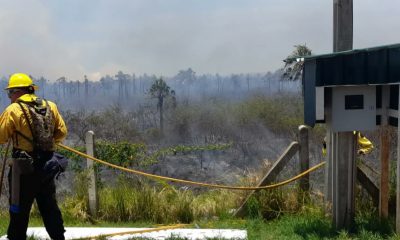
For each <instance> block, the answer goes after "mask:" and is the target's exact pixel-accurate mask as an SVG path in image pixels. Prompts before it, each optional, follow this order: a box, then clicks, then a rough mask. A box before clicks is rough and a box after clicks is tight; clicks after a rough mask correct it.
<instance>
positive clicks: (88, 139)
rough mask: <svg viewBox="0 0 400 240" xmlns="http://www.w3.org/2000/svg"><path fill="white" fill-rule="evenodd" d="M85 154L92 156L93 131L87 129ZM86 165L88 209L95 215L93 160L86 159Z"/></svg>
mask: <svg viewBox="0 0 400 240" xmlns="http://www.w3.org/2000/svg"><path fill="white" fill-rule="evenodd" d="M85 141H86V154H87V155H90V156H93V157H94V132H93V131H88V132H87V133H86V136H85ZM86 165H87V169H88V174H89V187H88V191H89V192H88V194H89V209H90V213H91V214H92V216H96V214H97V208H98V197H97V185H96V172H95V171H94V166H93V161H92V160H91V159H88V158H87V159H86Z"/></svg>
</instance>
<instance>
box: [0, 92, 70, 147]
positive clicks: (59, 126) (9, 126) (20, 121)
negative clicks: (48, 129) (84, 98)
mask: <svg viewBox="0 0 400 240" xmlns="http://www.w3.org/2000/svg"><path fill="white" fill-rule="evenodd" d="M36 98H37V96H36V95H34V94H25V95H22V96H21V97H20V98H18V99H19V100H21V101H23V102H33V101H35V100H36ZM43 102H44V101H43ZM47 102H48V103H49V105H50V108H51V112H52V113H53V117H54V118H53V119H54V123H55V126H54V140H55V142H56V143H59V142H61V141H62V140H64V138H65V136H66V135H67V127H66V126H65V123H64V120H63V118H62V117H61V115H60V113H59V112H58V108H57V105H56V104H55V103H53V102H50V101H47ZM44 104H45V103H44ZM16 131H19V132H21V133H22V134H24V135H25V136H27V137H28V138H29V139H32V133H31V131H30V129H29V125H28V123H27V121H26V118H25V116H24V114H23V112H22V110H21V107H20V106H19V105H18V104H17V103H12V104H10V105H9V106H8V107H7V108H6V109H5V110H4V112H3V113H2V114H1V116H0V144H4V143H6V142H7V141H8V139H10V138H11V137H12V139H13V146H14V148H17V149H21V150H24V151H27V152H31V151H33V146H32V144H31V143H30V142H29V141H28V140H26V139H24V138H23V137H21V136H20V135H17V134H16ZM54 148H55V146H54Z"/></svg>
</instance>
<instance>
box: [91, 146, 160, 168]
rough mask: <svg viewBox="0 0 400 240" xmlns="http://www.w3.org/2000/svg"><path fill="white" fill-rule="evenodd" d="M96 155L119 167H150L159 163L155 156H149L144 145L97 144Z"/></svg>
mask: <svg viewBox="0 0 400 240" xmlns="http://www.w3.org/2000/svg"><path fill="white" fill-rule="evenodd" d="M95 155H96V156H97V157H98V158H100V159H102V160H105V161H107V162H109V163H113V164H116V165H119V166H124V167H128V166H148V165H150V164H153V163H155V162H157V160H156V159H155V157H154V156H151V155H150V156H149V154H148V150H147V146H146V145H145V144H144V143H128V142H118V143H114V144H111V143H109V142H103V141H99V142H96V153H95Z"/></svg>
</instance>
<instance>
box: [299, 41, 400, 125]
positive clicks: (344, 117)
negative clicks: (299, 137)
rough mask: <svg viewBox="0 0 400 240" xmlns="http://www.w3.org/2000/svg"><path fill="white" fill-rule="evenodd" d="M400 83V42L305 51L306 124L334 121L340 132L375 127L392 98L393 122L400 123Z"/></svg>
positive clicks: (390, 110)
mask: <svg viewBox="0 0 400 240" xmlns="http://www.w3.org/2000/svg"><path fill="white" fill-rule="evenodd" d="M301 60H303V59H301ZM399 83H400V44H395V45H388V46H380V47H374V48H365V49H357V50H350V51H344V52H337V53H332V54H325V55H316V56H308V57H305V58H304V69H303V94H304V121H305V124H307V125H309V126H314V125H315V123H328V124H331V129H332V131H334V132H341V131H353V130H359V131H363V130H374V129H375V128H376V126H377V125H380V124H381V123H382V121H383V119H382V111H383V110H382V109H384V108H382V101H385V98H387V101H388V102H389V109H388V112H387V114H388V118H387V121H388V124H390V125H393V126H397V118H398V113H397V110H398V105H399ZM383 124H385V123H383Z"/></svg>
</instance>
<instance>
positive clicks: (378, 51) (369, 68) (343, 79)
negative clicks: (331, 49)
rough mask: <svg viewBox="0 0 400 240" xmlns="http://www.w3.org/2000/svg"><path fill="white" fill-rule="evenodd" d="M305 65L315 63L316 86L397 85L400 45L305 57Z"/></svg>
mask: <svg viewBox="0 0 400 240" xmlns="http://www.w3.org/2000/svg"><path fill="white" fill-rule="evenodd" d="M304 61H305V62H306V63H307V62H311V61H313V62H314V61H315V66H316V71H315V85H316V86H337V85H372V84H390V83H399V82H400V44H393V45H386V46H379V47H372V48H365V49H355V50H350V51H344V52H336V53H332V54H323V55H315V56H307V57H304ZM304 66H305V68H307V66H309V64H304ZM305 77H306V78H307V76H305Z"/></svg>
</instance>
